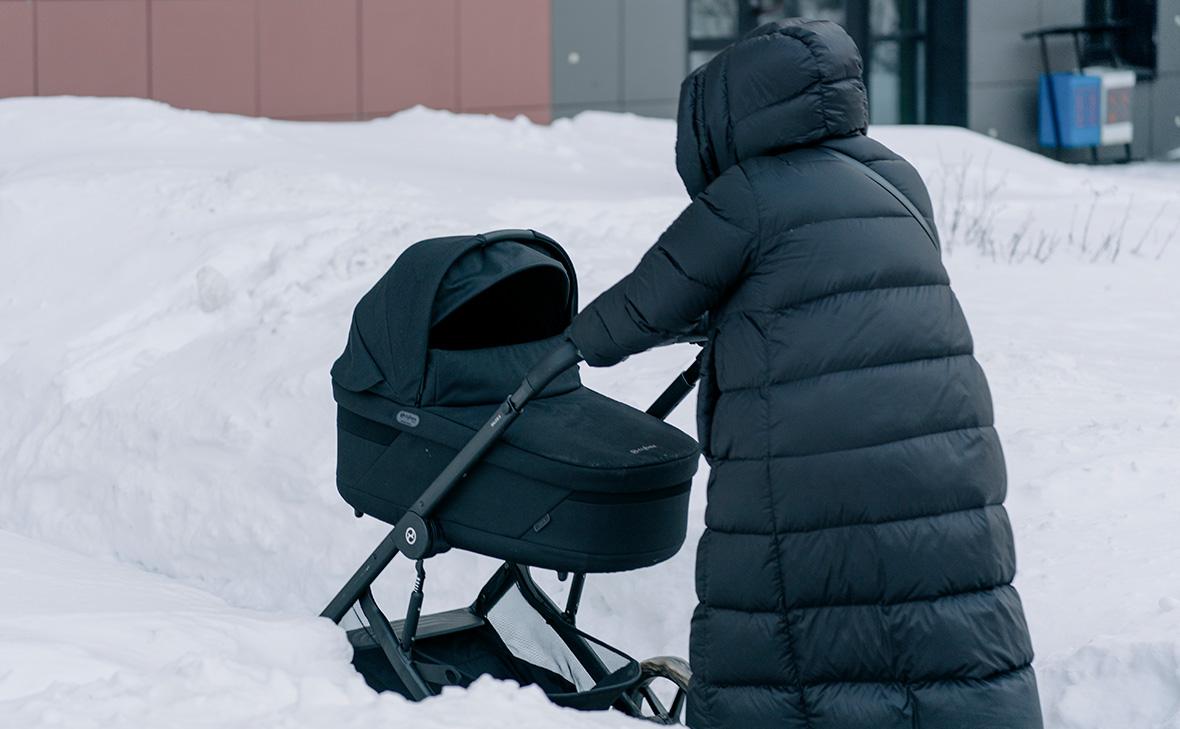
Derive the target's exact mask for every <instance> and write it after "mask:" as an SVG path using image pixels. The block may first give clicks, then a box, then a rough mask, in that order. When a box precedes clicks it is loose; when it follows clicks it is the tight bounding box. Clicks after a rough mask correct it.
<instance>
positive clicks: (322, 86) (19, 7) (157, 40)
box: [0, 0, 552, 121]
mask: <svg viewBox="0 0 1180 729" xmlns="http://www.w3.org/2000/svg"><path fill="white" fill-rule="evenodd" d="M550 39H551V12H550V0H495V2H489V1H488V0H429V1H428V2H427V1H423V0H0V96H30V95H57V94H75V95H92V96H139V97H146V98H153V99H159V100H161V101H165V102H168V103H170V104H173V105H175V106H179V107H183V108H194V109H208V110H211V111H224V112H233V113H238V114H250V115H263V116H271V117H277V118H283V119H317V120H346V119H366V118H371V117H374V116H381V115H385V114H389V113H391V112H394V111H397V110H399V109H404V108H407V107H409V106H413V105H415V104H425V105H427V106H433V107H438V108H447V109H455V110H458V111H474V112H490V113H496V114H501V115H504V116H514V115H516V114H525V115H527V116H529V117H531V118H533V119H535V120H537V121H548V120H549V119H550V118H551V105H552V75H551V68H552V67H551V48H550Z"/></svg>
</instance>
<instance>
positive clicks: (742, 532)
mask: <svg viewBox="0 0 1180 729" xmlns="http://www.w3.org/2000/svg"><path fill="white" fill-rule="evenodd" d="M1003 505H1004V503H1003V502H1002V501H994V502H993V501H988V502H986V503H983V504H980V505H978V506H965V507H963V508H962V509H951V510H950V511H936V512H931V513H928V514H918V515H916V516H905V517H901V518H898V519H884V520H882V521H858V522H850V523H848V524H833V525H831V526H823V527H815V528H813V529H787V530H784V531H780V532H779V533H780V534H790V535H792V536H795V535H800V534H815V533H817V532H824V531H831V530H835V529H853V528H856V527H877V526H889V525H891V524H903V523H905V522H907V521H926V520H927V519H936V518H938V517H940V516H950V515H953V514H965V513H967V512H969V511H980V510H983V509H988V508H993V507H996V506H1003ZM709 531H711V532H714V533H717V534H731V535H733V536H740V537H768V536H771V535H770V534H768V533H767V532H755V531H748V530H745V529H724V528H722V527H713V526H711V527H709Z"/></svg>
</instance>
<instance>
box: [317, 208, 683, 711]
mask: <svg viewBox="0 0 1180 729" xmlns="http://www.w3.org/2000/svg"><path fill="white" fill-rule="evenodd" d="M576 291H577V286H576V279H575V277H574V272H573V266H572V264H571V263H570V261H569V258H568V256H566V254H565V252H564V251H562V250H561V248H560V246H558V245H557V244H556V243H555V242H553V241H552V240H551V239H549V238H546V237H545V236H542V235H540V234H538V233H535V232H533V231H499V232H497V233H491V234H486V235H483V236H475V237H463V238H443V239H434V240H430V241H423V242H421V243H418V244H416V245H415V246H412V247H411V248H409V249H407V251H406V252H405V253H403V254H402V256H401V257H400V258H399V259H398V261H397V262H395V264H394V266H393V267H392V268H391V269H390V271H389V273H387V274H386V276H385V277H383V278H382V279H381V281H380V282H378V284H377V285H376V286H375V287H374V288H373V289H372V290H371V291H370V292H369V293H368V294H366V296H365V297H364V298H363V299H362V300H361V303H360V304H358V306H357V310H356V313H355V314H354V318H353V327H352V331H351V332H350V335H349V344H348V347H347V348H346V350H345V353H344V354H343V355H342V356H341V357H340V359H339V360H337V362H336V364H335V366H334V367H333V369H332V378H333V391H334V394H335V397H336V400H337V403H338V405H339V410H338V421H337V423H338V445H339V453H338V466H337V486H338V488H339V490H340V493H341V495H342V496H343V497H344V498H345V500H346V501H347V502H348V503H349V504H351V505H352V506H353V508H354V509H355V510H356V512H357V515H358V516H360V515H362V514H369V515H372V516H375V517H377V518H379V519H382V520H383V521H386V522H388V523H390V524H393V525H395V526H394V529H393V530H392V531H391V532H390V534H389V535H388V536H387V537H386V538H385V540H384V541H383V542H382V543H381V545H379V546H378V548H377V549H376V550H375V551H374V552H373V554H372V555H370V557H369V558H368V559H367V560H366V562H365V563H364V564H363V565H362V566H361V568H360V569H358V570H357V572H356V574H355V575H353V577H352V579H350V580H349V582H348V583H347V584H346V585H345V586H344V588H343V589H342V590H341V591H340V593H339V594H337V595H336V597H335V598H334V599H333V600H332V602H331V603H329V605H328V606H327V607H326V608H325V610H324V611H323V613H322V615H323V616H325V617H328V618H330V619H332V620H333V621H335V622H337V623H339V622H340V621H341V620H342V619H343V617H344V616H345V614H346V613H347V612H348V611H349V610H350V609H351V608H352V607H353V606H354V605H359V607H360V609H361V611H362V612H363V613H364V616H365V618H366V620H367V625H365V626H363V627H362V628H359V629H356V630H352V631H350V632H349V639H350V641H351V643H352V645H353V648H354V661H353V662H354V665H355V666H356V667H357V669H358V670H359V671H360V672H361V673H362V675H364V677H365V679H366V681H367V682H368V683H369V684H370V685H371V686H373V687H374V688H375V689H378V690H390V691H396V692H398V693H401V694H402V695H404V696H407V697H409V698H412V699H415V700H418V699H422V698H425V697H427V696H431V695H433V694H435V693H437V692H438V690H440V689H441V688H442V687H443V686H467V685H468V684H470V683H471V682H472V681H473V680H475V679H476V678H478V677H479V676H483V675H490V676H493V677H497V678H502V679H511V680H515V681H517V682H518V683H521V684H522V685H524V684H528V685H537V686H539V687H541V688H542V689H543V690H544V691H545V693H546V694H547V695H548V696H549V697H550V698H551V699H552V700H553V701H554V702H555V703H558V704H560V705H563V706H569V707H573V708H579V709H606V708H610V707H615V708H618V709H620V710H622V711H624V712H625V713H627V714H629V715H632V716H640V717H646V718H652V719H654V720H655V721H657V722H659V723H676V722H677V721H678V720H679V716H680V714H681V712H682V709H683V704H684V695H685V694H684V690H685V689H686V687H687V682H688V668H687V665H686V664H685V663H684V662H683V661H681V660H679V659H672V658H661V659H653V661H647V662H644V663H643V664H640V663H639V662H637V661H635V660H634V659H632V658H631V657H629V656H627V655H626V654H625V653H622V652H621V651H618V650H617V649H615V648H612V647H611V646H609V645H607V644H606V643H603V642H602V641H600V640H598V639H597V638H593V637H591V636H589V635H586V634H584V633H582V632H581V631H579V630H578V629H577V627H576V614H577V609H578V605H579V602H580V600H581V594H582V589H583V585H584V584H585V579H586V574H587V573H590V572H609V571H621V570H630V569H637V568H640V567H646V566H649V565H652V564H656V563H658V562H661V561H663V560H665V559H668V558H669V557H671V556H672V555H673V554H675V553H676V551H677V550H678V549H679V548H680V546H681V545H682V543H683V541H684V535H685V528H686V523H687V503H688V489H689V484H690V483H691V479H692V476H693V474H694V472H695V470H696V465H697V458H698V453H699V452H698V448H697V445H696V442H695V441H694V440H692V439H691V438H689V437H688V436H686V435H684V434H683V433H681V432H680V431H678V430H676V429H675V428H672V427H671V426H669V425H667V424H665V423H663V422H662V420H663V418H664V417H666V415H667V414H668V412H670V411H671V410H672V408H673V407H675V405H676V404H678V403H679V402H680V401H681V400H682V399H683V398H684V397H685V396H686V395H687V394H688V392H690V391H691V389H692V387H693V386H694V385H695V382H696V379H697V377H698V375H699V366H698V365H697V364H695V363H694V365H693V367H691V368H689V370H688V371H686V372H685V373H682V375H681V376H680V377H679V378H677V380H676V381H675V382H674V383H673V384H672V386H670V387H669V388H668V390H667V391H666V392H665V393H664V394H663V395H661V397H660V398H659V399H658V400H657V401H656V404H655V405H653V406H652V408H651V409H649V411H648V413H646V414H645V413H640V412H639V411H637V410H634V409H632V408H629V407H628V406H626V405H623V404H622V403H618V402H616V401H614V400H611V399H609V398H606V397H603V396H602V395H599V394H597V393H595V392H593V391H591V390H589V389H587V388H585V387H583V386H582V385H581V382H580V379H579V377H578V373H577V363H578V361H579V360H580V359H581V357H580V355H579V354H578V353H577V350H576V348H574V347H573V345H572V344H570V343H569V342H568V341H566V340H564V339H563V338H562V337H561V336H560V334H561V332H563V331H564V329H565V328H566V327H567V326H568V324H569V322H570V319H571V318H572V316H573V313H574V312H575V311H576V310H577V301H576ZM414 302H418V304H419V305H417V306H416V305H415V303H414ZM423 302H425V303H423ZM542 355H545V356H542ZM526 406H527V412H526ZM653 416H654V417H653ZM451 548H454V549H463V550H468V551H473V552H478V553H481V554H485V555H489V556H492V557H496V558H499V559H501V560H504V564H503V565H502V566H501V567H500V569H498V570H497V571H496V573H495V574H494V575H493V576H492V577H491V579H490V580H489V581H488V583H487V584H486V585H485V586H484V588H483V589H482V590H481V591H480V593H479V596H478V597H477V598H476V599H475V601H474V602H473V603H472V605H471V606H470V607H468V608H463V609H460V610H452V611H448V612H444V613H438V614H435V615H427V616H423V615H422V614H421V606H422V599H423V595H424V584H423V583H424V581H425V561H426V560H428V559H429V558H430V557H431V556H433V555H435V554H438V553H439V552H441V551H445V550H447V549H451ZM398 553H401V554H403V555H405V556H407V557H409V558H411V559H413V560H416V562H417V564H416V568H417V575H418V576H417V581H416V583H415V586H414V590H413V592H412V593H411V597H410V603H409V606H408V607H407V609H406V617H405V619H404V620H399V621H395V622H390V621H389V620H388V619H387V618H386V617H385V615H384V614H383V613H382V612H381V610H380V608H379V607H378V606H377V604H376V602H375V600H374V599H373V595H372V592H371V590H370V586H371V585H372V583H373V581H374V580H375V579H376V578H377V576H378V575H380V573H381V572H382V571H383V570H384V569H385V567H386V566H387V565H388V564H389V563H390V562H391V561H392V560H393V559H394V557H395V556H396V555H397V554H398ZM530 567H533V568H548V569H554V570H557V571H558V573H559V575H560V576H561V577H562V579H569V575H571V574H572V580H571V582H570V589H569V595H568V599H567V602H566V606H565V608H564V610H563V609H559V608H558V607H557V606H556V605H555V604H554V603H553V601H552V600H551V599H550V598H549V597H548V596H547V595H546V594H545V592H544V591H542V590H541V588H540V587H539V586H538V585H537V584H536V582H535V581H534V580H533V578H532V575H531V572H530ZM661 678H663V679H668V680H670V681H671V682H672V684H673V686H674V687H675V688H676V692H675V695H674V696H673V698H672V699H671V700H670V701H661V699H660V697H659V696H657V694H656V692H655V691H654V690H653V688H652V685H651V684H652V683H653V681H655V680H657V679H661Z"/></svg>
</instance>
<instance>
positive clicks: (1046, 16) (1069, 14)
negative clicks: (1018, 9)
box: [935, 0, 1086, 26]
mask: <svg viewBox="0 0 1180 729" xmlns="http://www.w3.org/2000/svg"><path fill="white" fill-rule="evenodd" d="M993 1H994V0H984V3H983V4H985V5H991V3H992V2H993ZM935 2H937V0H935ZM1029 4H1030V5H1031V4H1035V3H1029ZM1085 20H1086V4H1085V2H1083V1H1082V0H1041V25H1042V26H1047V25H1080V24H1082V23H1084V22H1085Z"/></svg>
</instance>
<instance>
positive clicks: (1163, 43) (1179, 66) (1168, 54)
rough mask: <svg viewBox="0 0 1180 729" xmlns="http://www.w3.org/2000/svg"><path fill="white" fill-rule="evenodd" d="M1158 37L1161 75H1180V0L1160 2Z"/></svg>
mask: <svg viewBox="0 0 1180 729" xmlns="http://www.w3.org/2000/svg"><path fill="white" fill-rule="evenodd" d="M1156 37H1157V43H1158V45H1157V53H1158V55H1157V57H1156V66H1157V68H1158V69H1159V71H1160V73H1180V0H1160V11H1159V21H1158V24H1157V26H1156Z"/></svg>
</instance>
